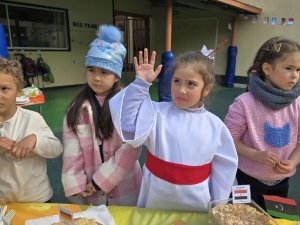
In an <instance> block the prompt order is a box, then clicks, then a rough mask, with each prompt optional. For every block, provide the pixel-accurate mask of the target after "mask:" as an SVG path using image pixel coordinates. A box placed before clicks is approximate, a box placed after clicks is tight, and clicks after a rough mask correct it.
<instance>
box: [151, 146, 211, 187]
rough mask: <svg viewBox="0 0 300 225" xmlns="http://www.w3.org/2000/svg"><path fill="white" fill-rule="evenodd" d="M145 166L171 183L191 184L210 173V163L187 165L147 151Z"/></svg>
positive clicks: (200, 180)
mask: <svg viewBox="0 0 300 225" xmlns="http://www.w3.org/2000/svg"><path fill="white" fill-rule="evenodd" d="M145 165H146V167H147V168H148V170H149V171H150V172H151V173H153V174H154V175H155V176H157V177H159V178H161V179H163V180H165V181H168V182H170V183H172V184H179V185H191V184H199V183H201V182H203V181H205V180H206V179H207V178H208V177H209V174H210V168H211V163H207V164H204V165H202V166H188V165H183V164H177V163H172V162H167V161H164V160H161V159H159V158H157V157H155V156H154V155H152V154H151V153H150V152H149V151H147V160H146V164H145Z"/></svg>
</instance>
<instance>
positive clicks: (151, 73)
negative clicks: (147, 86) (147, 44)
mask: <svg viewBox="0 0 300 225" xmlns="http://www.w3.org/2000/svg"><path fill="white" fill-rule="evenodd" d="M155 57H156V52H155V51H153V52H152V55H151V59H150V63H149V60H148V49H147V48H145V49H144V57H143V52H142V51H139V62H138V60H137V57H134V58H133V62H134V68H135V72H136V74H137V75H138V76H139V77H140V78H141V79H143V80H144V81H147V82H148V83H152V81H153V80H155V78H156V77H157V76H158V74H159V73H160V71H161V68H162V65H159V66H158V67H157V68H156V70H154V63H155Z"/></svg>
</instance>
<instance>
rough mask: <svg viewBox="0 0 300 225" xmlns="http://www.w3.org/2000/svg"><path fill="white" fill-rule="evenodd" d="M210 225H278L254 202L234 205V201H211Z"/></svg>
mask: <svg viewBox="0 0 300 225" xmlns="http://www.w3.org/2000/svg"><path fill="white" fill-rule="evenodd" d="M208 215H209V224H210V225H236V224H249V225H252V224H253V225H277V223H276V221H275V220H274V219H273V218H272V217H271V216H270V215H269V214H268V213H267V212H266V211H264V210H263V209H262V208H261V207H260V206H259V205H257V204H256V203H255V202H254V201H253V200H251V202H250V203H239V204H233V202H232V199H231V198H230V199H226V200H216V201H211V202H210V203H209V205H208Z"/></svg>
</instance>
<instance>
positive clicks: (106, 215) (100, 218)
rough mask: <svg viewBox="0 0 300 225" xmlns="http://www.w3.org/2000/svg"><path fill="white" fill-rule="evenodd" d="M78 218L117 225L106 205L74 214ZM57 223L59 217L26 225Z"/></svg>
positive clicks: (34, 220)
mask: <svg viewBox="0 0 300 225" xmlns="http://www.w3.org/2000/svg"><path fill="white" fill-rule="evenodd" d="M78 217H86V218H94V219H95V220H96V221H97V222H99V223H102V224H103V225H116V224H115V221H114V218H113V217H112V215H111V214H110V212H109V210H108V209H107V207H106V206H105V205H100V206H93V207H91V208H88V209H87V210H85V211H82V212H78V213H74V218H78ZM55 222H59V217H58V215H54V216H46V217H41V218H37V219H31V220H26V221H25V225H41V224H43V225H51V224H52V223H55Z"/></svg>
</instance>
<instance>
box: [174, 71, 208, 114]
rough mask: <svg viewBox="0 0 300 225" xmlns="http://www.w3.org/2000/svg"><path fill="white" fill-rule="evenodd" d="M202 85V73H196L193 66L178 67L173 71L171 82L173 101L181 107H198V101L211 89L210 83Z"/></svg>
mask: <svg viewBox="0 0 300 225" xmlns="http://www.w3.org/2000/svg"><path fill="white" fill-rule="evenodd" d="M204 85H205V84H204V80H203V77H202V75H201V74H198V73H196V72H195V71H194V69H193V66H191V65H186V66H183V67H178V68H177V69H176V70H175V71H174V74H173V77H172V83H171V96H172V101H173V103H174V104H175V105H176V107H178V108H181V109H184V108H198V107H200V101H201V100H202V99H203V98H204V97H205V96H207V95H208V93H209V92H210V90H211V85H207V86H206V87H205V86H204Z"/></svg>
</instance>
